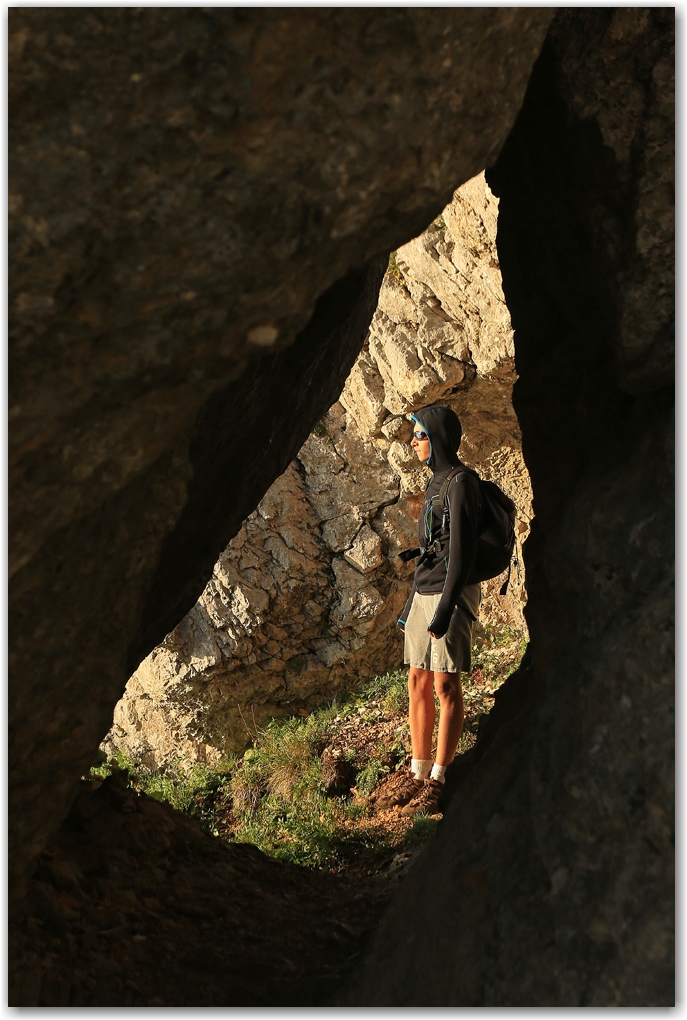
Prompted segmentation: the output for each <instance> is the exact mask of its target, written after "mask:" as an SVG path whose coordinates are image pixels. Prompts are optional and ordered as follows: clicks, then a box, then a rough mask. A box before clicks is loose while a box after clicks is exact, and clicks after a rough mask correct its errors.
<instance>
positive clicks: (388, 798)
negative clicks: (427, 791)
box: [370, 770, 424, 811]
mask: <svg viewBox="0 0 687 1020" xmlns="http://www.w3.org/2000/svg"><path fill="white" fill-rule="evenodd" d="M423 783H424V780H422V779H416V778H415V776H414V775H413V773H412V772H407V771H405V770H403V771H402V772H395V773H394V774H393V776H389V778H388V779H387V780H386V782H385V783H383V784H382V786H381V787H380V789H379V790H378V791H377V792H376V793H373V794H372V796H371V797H370V801H371V803H373V804H374V806H375V807H376V808H378V809H379V810H380V811H388V810H389V809H390V808H393V807H401V805H403V804H407V803H408V801H409V800H412V799H413V797H414V796H415V795H416V794H417V793H419V792H420V790H421V789H422V786H423Z"/></svg>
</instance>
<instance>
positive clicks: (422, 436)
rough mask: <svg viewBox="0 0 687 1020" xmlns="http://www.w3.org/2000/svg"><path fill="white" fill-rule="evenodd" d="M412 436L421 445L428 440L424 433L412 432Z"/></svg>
mask: <svg viewBox="0 0 687 1020" xmlns="http://www.w3.org/2000/svg"><path fill="white" fill-rule="evenodd" d="M413 435H414V436H415V438H416V439H417V440H418V442H420V443H422V442H423V441H424V440H425V439H426V440H429V436H428V435H427V433H426V432H413Z"/></svg>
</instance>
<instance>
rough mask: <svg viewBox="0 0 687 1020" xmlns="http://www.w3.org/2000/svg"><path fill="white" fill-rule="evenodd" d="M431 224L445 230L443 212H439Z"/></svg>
mask: <svg viewBox="0 0 687 1020" xmlns="http://www.w3.org/2000/svg"><path fill="white" fill-rule="evenodd" d="M432 226H434V227H437V228H438V229H439V230H446V220H445V219H444V214H443V213H439V215H438V216H437V218H436V219H435V220H433V221H432Z"/></svg>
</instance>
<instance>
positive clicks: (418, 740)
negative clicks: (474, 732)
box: [408, 666, 462, 761]
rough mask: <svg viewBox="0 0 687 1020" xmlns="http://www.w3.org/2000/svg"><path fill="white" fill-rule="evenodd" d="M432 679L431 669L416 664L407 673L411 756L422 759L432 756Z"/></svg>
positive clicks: (433, 713)
mask: <svg viewBox="0 0 687 1020" xmlns="http://www.w3.org/2000/svg"><path fill="white" fill-rule="evenodd" d="M440 675H446V674H440ZM433 679H434V674H433V673H432V672H431V670H429V669H418V668H417V667H416V666H411V667H410V673H409V674H408V700H409V702H410V706H409V712H408V715H409V721H410V742H411V745H412V748H413V758H421V759H423V760H424V761H427V760H429V758H431V757H432V733H433V731H434V717H435V714H436V710H435V707H434V691H433V689H432V681H433ZM461 705H462V701H461Z"/></svg>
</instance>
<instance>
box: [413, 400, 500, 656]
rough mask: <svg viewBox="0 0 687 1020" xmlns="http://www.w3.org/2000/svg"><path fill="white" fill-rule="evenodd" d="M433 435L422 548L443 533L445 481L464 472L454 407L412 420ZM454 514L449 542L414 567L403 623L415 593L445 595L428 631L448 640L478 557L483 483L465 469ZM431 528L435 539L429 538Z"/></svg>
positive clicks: (458, 479) (454, 493)
mask: <svg viewBox="0 0 687 1020" xmlns="http://www.w3.org/2000/svg"><path fill="white" fill-rule="evenodd" d="M411 417H412V418H413V420H414V421H416V422H418V423H419V424H420V425H421V426H422V428H423V429H424V430H425V432H426V433H427V435H428V436H429V443H430V458H429V460H428V461H427V464H428V466H429V467H430V468H431V469H432V472H433V474H432V477H431V478H430V480H429V482H428V484H427V488H426V489H425V500H424V503H423V506H422V511H421V513H420V518H419V520H418V538H419V541H420V545H421V546H422V545H428V544H429V543H430V541H431V539H432V537H436V536H437V535H438V534H439V532H440V530H441V523H442V520H441V519H442V513H443V508H442V506H441V505H440V504H439V490H440V489H441V486H442V483H443V482H444V480H445V479H446V476H447V475H448V474H449V473H450V472H451V471H453V470H454V469H455V468H457V467H461V468H462V467H463V465H462V464H461V462H460V460H459V459H458V454H457V453H456V451H457V449H458V447H459V445H460V440H461V435H462V429H461V425H460V421H459V419H458V416H457V415H456V414H455V412H454V411H452V410H451V409H450V408H449V407H440V406H433V407H425V408H423V409H422V410H421V411H418V412H417V413H416V414H414V415H411ZM446 496H447V500H448V505H449V512H450V538H449V541H448V543H445V547H444V548H443V549H442V550H441V551H440V552H438V553H436V554H431V555H429V556H428V557H427V558H425V559H424V560H423V561H422V562H421V563H419V564H418V566H417V567H416V568H415V578H414V580H413V587H412V589H411V592H410V596H409V597H408V601H407V602H406V604H405V606H404V609H403V612H402V613H401V616H400V619H399V624H401V625H402V626H405V622H406V620H407V619H408V613H409V612H410V607H411V605H412V602H413V597H414V595H415V592H419V593H420V594H421V595H435V594H437V593H438V592H441V599H440V601H439V605H438V606H437V609H436V612H435V614H434V617H433V618H432V622H431V623H430V625H429V627H428V628H427V629H428V630H430V631H432V633H434V634H436V635H438V636H439V637H443V635H444V634H445V633H446V631H447V630H448V625H449V623H450V620H451V616H452V614H453V610H454V609H455V607H456V606H457V605H458V604H459V602H460V597H461V594H462V591H463V588H464V587H465V585H466V584H472V583H474V579H472V578H471V576H470V575H471V572H472V569H473V566H474V563H475V557H476V555H477V536H478V528H479V516H480V490H479V480H478V479H477V477H476V475H474V474H473V473H472V472H471V471H469V470H467V469H464V470H462V471H459V473H458V474H457V475H456V476H455V477H454V478H452V479H451V481H450V483H449V486H448V491H447V493H446ZM430 529H431V534H430Z"/></svg>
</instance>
